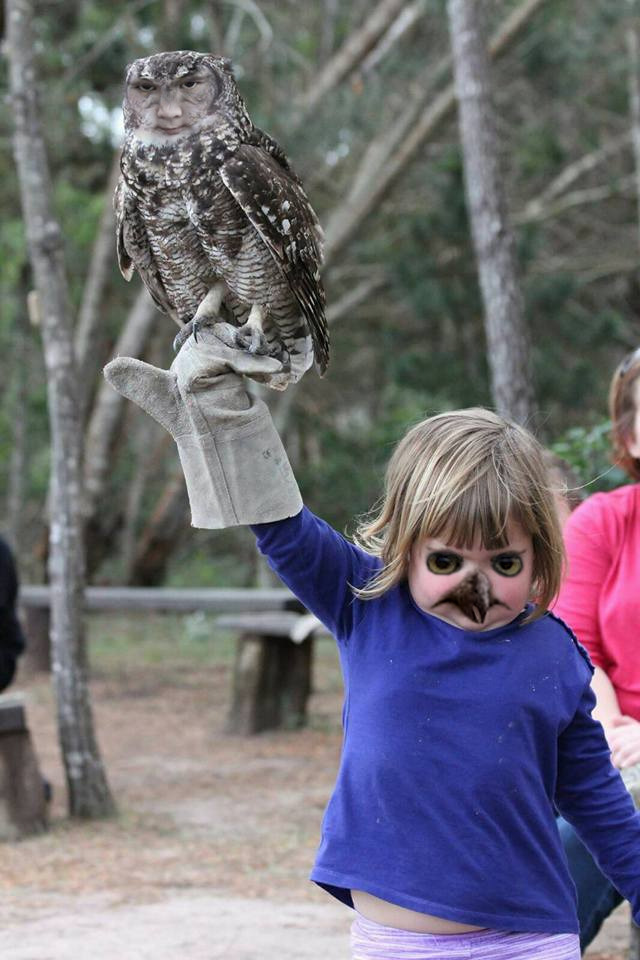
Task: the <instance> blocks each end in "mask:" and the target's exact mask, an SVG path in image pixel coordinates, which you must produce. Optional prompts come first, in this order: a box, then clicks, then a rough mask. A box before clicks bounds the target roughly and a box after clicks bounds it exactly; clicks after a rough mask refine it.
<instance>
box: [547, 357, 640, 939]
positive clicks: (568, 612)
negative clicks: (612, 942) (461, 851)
mask: <svg viewBox="0 0 640 960" xmlns="http://www.w3.org/2000/svg"><path fill="white" fill-rule="evenodd" d="M609 407H610V413H611V421H612V441H613V453H614V458H615V462H616V463H618V464H619V465H620V466H622V467H623V468H624V469H625V470H626V471H627V473H628V474H629V475H630V476H631V477H633V479H634V480H636V481H639V480H640V348H638V349H637V350H635V351H634V352H633V353H630V354H629V355H628V356H627V357H626V358H625V359H624V360H623V361H622V363H621V364H620V366H619V367H618V369H617V370H616V372H615V374H614V375H613V380H612V381H611V390H610V394H609ZM564 533H565V544H566V548H567V556H568V571H567V577H566V579H565V581H564V583H563V586H562V589H561V591H560V595H559V597H558V601H557V603H556V606H555V608H554V612H555V613H557V614H558V615H559V616H560V617H562V619H563V620H565V621H566V622H567V623H568V624H569V625H570V626H571V627H572V629H573V630H574V631H575V633H576V635H577V637H578V639H579V640H580V641H581V643H583V644H584V646H585V647H586V648H587V650H588V651H589V654H590V656H591V659H592V661H593V663H594V666H595V674H594V677H593V681H592V684H593V689H594V691H595V694H596V697H597V700H598V703H597V707H596V709H595V710H594V716H595V717H596V718H597V719H598V720H600V722H601V723H602V726H603V727H604V731H605V734H606V737H607V740H608V742H609V746H610V747H611V758H612V760H613V763H614V764H615V766H617V767H619V768H620V769H623V768H624V767H630V766H633V765H634V764H636V763H640V483H637V482H636V483H632V484H630V485H629V486H625V487H620V488H618V489H617V490H613V491H612V492H610V493H596V494H594V495H593V496H591V497H589V498H588V499H587V500H585V501H584V503H582V504H581V505H580V506H579V507H578V508H577V509H576V510H575V511H574V512H573V513H572V514H571V516H570V517H569V519H568V520H567V523H566V526H565V528H564ZM559 826H560V832H561V835H562V839H563V841H564V845H565V851H566V853H567V857H568V860H569V866H570V869H571V873H572V876H573V879H574V881H575V884H576V888H577V892H578V916H579V919H580V943H581V947H582V949H583V950H584V949H585V947H586V946H587V944H589V943H590V942H591V941H592V940H593V938H594V937H595V935H596V933H597V932H598V930H599V929H600V927H601V925H602V923H603V921H604V920H605V919H606V918H607V917H608V915H609V914H610V913H611V911H612V910H613V909H614V908H615V907H616V906H617V905H618V904H619V903H620V902H621V900H622V897H621V896H620V894H619V893H618V891H617V890H616V889H615V887H613V886H612V885H611V883H610V882H609V881H608V880H607V879H606V877H604V876H603V874H602V873H600V871H599V869H598V867H597V866H596V864H595V862H594V861H593V859H592V858H591V856H590V854H589V853H588V852H587V850H586V848H585V847H584V846H583V845H582V843H581V841H580V840H579V838H578V836H577V835H576V834H575V833H574V831H573V829H572V828H571V827H570V826H569V824H568V823H566V822H565V821H560V822H559Z"/></svg>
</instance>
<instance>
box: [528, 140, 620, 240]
mask: <svg viewBox="0 0 640 960" xmlns="http://www.w3.org/2000/svg"><path fill="white" fill-rule="evenodd" d="M629 141H630V134H629V133H628V132H626V133H624V134H623V135H622V136H620V137H616V138H615V139H613V140H609V141H608V143H605V144H603V146H601V147H598V149H597V150H593V151H591V152H590V153H586V154H585V155H584V156H582V157H579V158H578V159H577V160H574V161H573V162H572V163H570V164H569V165H568V166H567V167H565V168H564V170H562V171H561V172H560V173H559V174H558V176H557V177H554V178H553V180H552V181H551V182H550V183H549V184H547V186H546V187H545V189H544V190H543V191H542V193H541V194H539V196H537V197H534V198H533V199H532V200H529V202H528V203H527V205H526V207H525V208H524V210H523V211H522V213H521V215H520V216H521V218H522V219H523V222H524V221H526V220H538V219H544V214H543V213H542V211H544V209H545V207H547V206H549V204H550V202H551V201H552V200H553V199H554V198H555V197H557V196H559V194H561V193H564V191H565V190H566V189H567V188H568V187H570V186H571V184H572V183H575V181H576V180H578V179H579V178H580V177H581V176H583V174H585V173H590V172H591V171H592V170H595V169H596V167H599V166H600V164H602V163H604V162H605V160H608V159H609V157H613V156H615V155H616V154H617V153H620V151H621V150H623V149H624V148H625V147H627V146H628V145H629Z"/></svg>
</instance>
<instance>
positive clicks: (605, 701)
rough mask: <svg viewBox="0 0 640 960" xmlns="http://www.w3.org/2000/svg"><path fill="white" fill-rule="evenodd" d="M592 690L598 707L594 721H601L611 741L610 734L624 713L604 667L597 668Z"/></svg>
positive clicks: (594, 714)
mask: <svg viewBox="0 0 640 960" xmlns="http://www.w3.org/2000/svg"><path fill="white" fill-rule="evenodd" d="M591 688H592V690H593V692H594V693H595V695H596V705H595V707H594V710H593V717H594V720H599V721H600V723H601V724H602V726H603V727H604V733H605V736H606V738H607V740H608V739H609V733H610V731H612V730H613V728H614V721H615V719H616V718H617V717H621V716H622V713H621V710H620V707H619V705H618V696H617V694H616V691H615V690H614V688H613V684H612V683H611V680H609V677H608V676H607V674H606V673H605V672H604V670H603V669H602V667H596V668H595V671H594V674H593V679H592V680H591Z"/></svg>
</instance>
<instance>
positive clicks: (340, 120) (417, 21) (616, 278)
mask: <svg viewBox="0 0 640 960" xmlns="http://www.w3.org/2000/svg"><path fill="white" fill-rule="evenodd" d="M384 6H385V5H384V4H380V3H379V2H377V0H351V2H349V3H346V2H341V0H316V2H313V3H299V2H295V0H259V2H257V0H214V2H210V3H204V2H198V3H191V2H189V0H137V2H127V3H121V2H118V0H114V2H111V3H109V4H104V3H97V2H92V0H77V2H74V0H63V2H59V0H58V2H42V3H39V4H38V5H37V7H36V17H35V19H34V22H33V29H34V31H35V37H36V53H37V58H38V70H39V72H40V79H39V83H40V85H41V107H42V113H43V118H44V121H45V137H46V143H47V148H48V151H49V163H50V167H51V174H52V180H53V190H54V198H55V208H56V213H57V216H58V217H59V220H60V224H61V227H62V230H63V234H64V246H65V262H66V269H67V276H68V282H69V285H70V290H71V296H72V309H73V314H74V316H73V323H74V327H75V333H74V335H75V338H76V348H77V350H78V376H79V377H80V378H81V381H82V382H81V393H82V396H83V398H84V400H83V405H84V425H85V429H86V431H87V437H86V445H85V461H86V462H85V466H84V470H85V477H86V475H87V471H89V472H91V471H92V470H93V471H94V474H95V472H96V470H97V474H98V479H97V480H96V479H95V476H94V479H93V481H92V483H93V486H92V487H91V489H92V490H94V493H93V494H92V500H91V502H90V503H89V504H88V506H87V507H86V512H87V525H88V527H87V528H88V560H87V574H88V579H89V581H90V582H93V583H131V584H160V583H163V584H171V585H175V586H185V585H193V586H196V585H207V586H215V585H217V584H224V585H239V586H243V585H252V584H255V583H256V578H257V576H258V571H257V569H256V563H257V561H256V559H255V556H254V551H253V545H252V542H251V539H250V537H249V536H248V535H247V533H246V531H244V530H239V531H226V532H221V533H216V534H208V533H203V532H201V531H200V532H198V531H192V530H191V529H190V527H189V519H188V512H187V504H186V495H185V493H184V489H183V486H182V482H181V479H180V476H179V472H178V466H177V457H176V455H175V450H174V448H173V445H172V444H171V442H170V441H169V440H168V438H167V437H165V435H164V434H163V432H162V431H161V430H160V428H157V429H156V427H155V425H154V424H152V423H151V421H150V420H149V419H148V418H147V417H145V416H144V415H143V414H141V413H140V412H139V411H137V410H135V409H133V408H132V405H131V404H127V405H126V409H123V410H122V411H121V412H120V413H119V415H118V417H117V418H116V422H107V421H106V420H105V419H104V411H102V413H100V396H101V394H100V391H101V388H102V377H101V372H100V371H101V368H102V366H103V364H104V363H105V362H106V361H107V360H108V359H109V358H110V357H111V356H112V355H113V351H114V348H115V345H116V342H117V340H118V337H119V336H120V335H121V333H122V331H123V330H125V329H126V328H127V325H128V324H131V323H132V313H133V312H135V310H136V309H137V310H138V312H140V311H141V310H144V303H143V299H142V297H141V294H140V285H139V280H138V279H137V278H136V279H135V280H134V281H133V282H132V283H131V284H130V285H127V284H126V283H125V282H124V281H123V279H122V277H121V276H120V274H119V272H118V269H117V265H116V258H115V252H114V243H113V226H112V221H111V213H110V210H111V206H110V205H111V193H112V186H113V175H114V161H115V158H116V156H117V149H118V145H119V141H120V136H121V130H122V123H121V110H120V103H121V98H122V80H123V73H124V68H125V65H126V64H127V63H128V62H130V61H131V60H132V59H134V58H136V57H140V56H145V55H147V54H150V53H152V52H155V51H158V50H161V49H179V48H193V49H198V50H203V51H205V50H210V51H213V52H215V53H219V54H225V55H227V56H229V57H231V58H232V59H233V62H234V65H235V71H236V75H237V79H238V83H239V86H240V89H241V91H242V93H243V95H244V96H245V99H246V102H247V105H248V108H249V112H250V114H251V116H252V119H253V120H254V123H256V124H257V125H258V126H261V127H262V128H263V129H265V130H266V131H268V132H269V133H270V134H271V135H272V136H274V137H275V138H276V139H277V140H278V141H279V142H280V143H281V144H282V146H283V147H284V149H285V151H286V153H287V154H288V156H289V158H290V159H291V161H292V163H293V165H294V167H295V168H296V170H297V171H298V172H299V174H300V175H301V177H302V179H303V181H304V183H305V186H306V189H307V192H308V194H309V196H310V199H311V201H312V203H313V205H314V207H315V209H316V210H317V212H318V214H319V216H320V219H321V221H322V223H323V225H324V226H325V228H326V229H327V232H328V234H329V237H330V247H331V255H330V258H329V262H328V264H327V268H326V271H325V284H326V289H327V300H328V306H329V317H330V320H331V325H332V339H333V344H332V349H333V353H332V363H331V366H330V370H329V373H328V375H327V376H326V378H325V379H324V380H322V381H321V380H319V378H318V377H317V376H316V375H315V373H313V372H310V373H309V374H308V375H307V376H306V377H305V378H304V380H303V382H301V383H300V384H299V385H298V386H296V387H294V388H293V389H292V390H290V391H287V394H286V395H285V396H284V397H281V396H276V395H273V396H271V395H270V396H269V398H268V399H269V400H270V401H271V406H272V409H273V412H274V416H276V419H277V423H278V425H279V427H280V429H281V430H282V433H283V436H284V439H285V444H286V447H287V449H288V451H289V454H290V457H291V459H292V462H293V464H294V469H295V471H296V474H297V476H298V478H299V481H300V485H301V487H302V491H303V495H304V497H305V499H306V501H307V502H308V503H309V505H310V506H312V508H313V509H315V510H316V511H317V512H318V513H320V514H321V515H322V516H324V517H326V518H327V519H329V520H330V521H331V522H333V523H334V524H336V525H337V526H338V527H339V528H340V529H344V528H345V527H346V528H347V529H349V522H350V520H351V518H353V517H354V516H355V515H357V514H359V513H362V512H363V511H366V510H367V509H368V508H369V507H370V506H371V504H372V503H373V502H374V501H375V499H376V498H377V496H378V495H379V493H380V482H381V471H382V468H383V465H384V462H385V461H386V459H387V456H388V453H389V450H390V447H391V446H392V444H393V442H394V441H395V440H396V439H397V438H398V436H399V435H400V434H401V432H402V431H403V430H404V428H405V426H406V424H407V423H408V422H411V421H412V420H414V419H416V418H419V417H422V416H423V415H425V414H426V413H429V412H435V411H438V410H443V409H446V408H450V407H456V406H461V405H471V404H491V402H492V398H491V394H490V388H489V378H488V372H487V360H486V349H485V340H484V332H483V321H482V304H481V299H480V294H479V289H478V282H477V276H476V265H475V260H474V253H473V248H472V245H471V240H470V235H469V225H468V220H467V213H466V209H465V198H464V189H463V169H462V157H461V149H460V146H459V136H458V129H457V124H456V116H455V109H450V110H449V111H448V112H447V111H445V112H444V114H443V116H442V119H441V120H440V121H439V122H437V123H435V124H434V125H432V126H431V127H429V126H428V125H426V126H425V125H424V117H425V114H426V113H427V112H428V111H429V110H430V109H432V108H433V106H434V104H435V103H436V102H437V99H438V97H439V96H440V95H441V94H442V93H443V91H445V92H446V90H447V88H448V87H449V85H450V84H451V82H452V74H451V65H450V63H448V62H447V52H448V46H449V39H448V28H447V15H446V9H445V4H444V2H442V0H409V2H405V3H398V2H396V3H395V4H387V5H386V6H387V7H388V8H389V10H391V9H392V8H393V10H392V15H389V16H387V20H386V21H384V20H383V21H381V24H382V25H381V26H380V25H378V28H377V32H376V31H373V32H372V34H371V37H370V38H369V40H368V41H367V42H364V43H362V42H361V43H360V47H359V48H358V52H357V53H356V54H354V55H353V56H352V57H351V59H349V57H348V55H346V54H348V52H349V44H351V47H352V48H353V46H354V44H355V43H357V40H358V37H360V39H361V40H362V31H363V30H364V29H365V28H369V29H371V25H370V18H371V15H372V14H373V13H374V12H376V11H378V10H379V8H380V7H384ZM522 6H523V4H522V3H515V2H511V0H492V2H490V3H488V4H487V5H486V7H487V15H488V18H489V23H488V28H489V32H490V34H491V35H495V34H496V32H497V31H499V30H500V28H501V27H502V25H503V24H504V23H505V21H506V19H507V17H508V16H509V15H510V14H512V13H513V12H514V10H516V8H521V7H522ZM524 6H526V4H525V5H524ZM531 6H532V9H533V12H532V14H531V15H530V16H528V17H527V19H526V21H525V22H524V24H523V26H522V27H521V28H520V29H519V30H518V31H517V32H516V34H515V35H514V36H513V37H512V38H511V39H510V41H509V43H508V44H507V45H506V46H505V49H504V50H503V52H502V53H501V55H500V56H499V57H498V58H496V60H495V61H494V63H493V66H492V84H493V96H494V105H495V110H496V115H497V125H498V144H499V149H500V154H501V163H502V171H503V175H504V187H505V192H506V197H507V202H508V208H509V215H510V220H511V223H512V226H513V229H514V233H515V238H516V243H517V254H518V265H519V270H520V282H521V285H522V290H523V294H524V300H525V311H526V321H527V325H528V328H529V334H530V339H531V364H532V369H533V375H534V385H535V394H536V405H537V413H536V415H535V418H534V419H535V422H534V423H533V424H532V426H533V427H534V428H535V429H536V431H537V432H538V434H539V435H540V436H541V438H542V439H543V440H544V442H545V443H547V444H548V445H550V446H554V447H555V448H556V449H557V450H558V451H559V452H561V453H562V454H563V455H564V456H565V457H567V458H568V459H569V460H570V461H571V462H572V463H573V465H574V466H575V467H576V468H577V471H578V475H579V478H580V480H581V481H582V482H586V481H588V480H592V479H593V478H595V477H598V480H597V482H596V484H595V486H592V487H591V488H590V489H596V488H601V487H603V486H611V485H615V484H617V483H620V482H622V479H623V478H622V476H621V475H620V474H619V473H618V472H617V471H613V472H609V473H606V475H605V476H600V474H602V473H603V472H605V471H607V470H608V463H607V459H606V423H605V422H604V421H605V417H606V390H607V385H608V380H609V377H610V374H611V371H612V369H613V367H614V365H615V364H616V363H617V362H618V360H619V359H620V358H621V357H622V356H623V355H624V354H625V353H626V352H627V351H628V350H629V349H631V348H633V347H635V346H637V344H638V343H639V342H640V284H639V282H638V269H637V268H638V259H639V239H638V238H639V226H638V205H637V185H636V176H637V175H636V170H635V163H634V153H633V147H632V128H633V123H632V109H631V102H630V79H631V78H632V76H633V73H634V70H635V67H634V64H633V56H632V55H631V53H630V49H631V48H630V46H629V42H628V41H629V34H630V31H631V32H633V31H634V30H635V27H636V26H637V20H636V16H635V10H634V4H633V3H627V2H618V3H611V2H610V0H591V2H590V3H589V4H588V5H586V6H585V4H583V3H580V2H578V0H573V2H572V0H547V2H544V3H538V4H533V5H531ZM345 50H346V54H345ZM340 57H342V60H340ZM421 124H422V127H421V126H420V125H421ZM0 125H1V126H0V131H1V135H2V141H3V146H4V149H3V151H2V154H1V158H0V164H2V168H1V176H0V194H1V204H2V214H3V229H2V241H1V242H2V249H1V253H0V263H1V271H2V273H1V281H0V284H1V287H0V292H1V301H2V319H1V321H0V389H1V390H2V403H1V405H0V496H1V497H2V503H3V515H4V517H5V530H6V533H7V535H8V538H9V540H10V541H11V543H12V544H13V545H14V546H15V548H16V550H17V554H18V557H19V562H20V568H21V571H22V576H23V579H25V580H28V581H34V582H39V581H42V580H43V579H44V577H45V567H46V562H45V560H46V539H47V530H46V527H47V519H46V518H47V510H46V503H47V487H48V477H49V444H48V422H47V413H46V377H45V371H44V362H43V357H42V348H41V344H40V335H39V331H38V329H37V328H36V327H34V326H33V325H32V324H31V323H30V322H29V319H28V311H27V295H28V293H29V291H30V290H31V289H32V287H33V279H32V275H31V270H30V266H29V260H28V253H27V249H26V244H25V231H24V228H23V222H22V216H21V210H20V203H19V193H18V185H17V180H16V173H15V167H14V160H13V157H12V152H11V142H10V138H11V128H10V116H9V113H8V112H4V113H3V115H2V119H0ZM390 173H392V174H393V175H390ZM358 205H360V206H359V209H358ZM146 309H147V312H148V311H149V308H148V307H146ZM174 333H175V328H174V326H173V324H172V322H171V321H170V320H169V319H168V318H166V317H164V316H162V315H161V314H159V313H157V312H154V313H153V319H152V320H151V321H150V322H147V323H146V327H145V328H144V333H143V334H142V335H141V341H140V342H141V350H140V355H141V356H144V357H145V358H146V359H149V360H150V361H151V362H154V363H158V364H161V365H165V366H166V365H168V364H169V363H170V362H171V359H172V351H171V341H172V338H173V336H174ZM92 431H93V434H92ZM92 436H93V440H92V439H91V437H92ZM96 437H97V438H99V440H100V443H102V447H101V448H100V452H98V453H96V452H95V449H94V448H95V445H96ZM105 444H106V447H105ZM100 456H101V457H102V462H101V464H99V465H98V467H96V466H95V462H94V463H92V458H98V459H99V458H100ZM87 483H88V485H89V486H91V483H89V481H88V480H87ZM94 488H95V489H94Z"/></svg>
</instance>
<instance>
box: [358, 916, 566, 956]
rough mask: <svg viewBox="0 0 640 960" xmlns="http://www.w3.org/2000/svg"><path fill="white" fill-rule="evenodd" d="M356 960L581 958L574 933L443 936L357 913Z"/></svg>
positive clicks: (483, 932) (490, 932)
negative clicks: (399, 926) (394, 925)
mask: <svg viewBox="0 0 640 960" xmlns="http://www.w3.org/2000/svg"><path fill="white" fill-rule="evenodd" d="M351 950H352V956H353V960H580V943H579V939H578V936H577V935H576V934H573V933H510V932H505V931H502V930H478V931H475V932H471V933H463V934H453V935H452V934H448V935H446V936H441V935H437V934H431V933H412V932H411V931H408V930H397V929H396V928H395V927H385V926H383V925H382V924H381V923H375V921H373V920H367V919H366V917H363V916H362V914H360V913H356V918H355V920H354V921H353V924H352V927H351Z"/></svg>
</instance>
